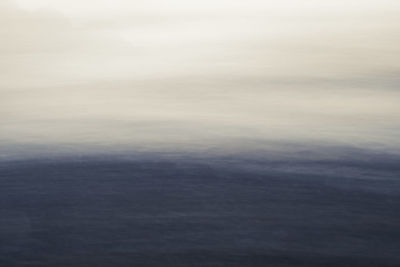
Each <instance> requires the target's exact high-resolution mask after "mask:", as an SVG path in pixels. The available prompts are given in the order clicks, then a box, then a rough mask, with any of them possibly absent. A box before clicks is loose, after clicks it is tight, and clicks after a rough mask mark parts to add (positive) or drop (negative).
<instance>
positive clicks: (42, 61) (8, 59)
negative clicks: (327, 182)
mask: <svg viewBox="0 0 400 267" xmlns="http://www.w3.org/2000/svg"><path fill="white" fill-rule="evenodd" d="M399 12H400V2H399V1H397V0H348V1H333V0H325V1H321V0H318V1H317V0H279V1H278V0H249V1H234V0H203V1H194V0H146V1H144V0H143V1H136V0H119V1H118V0H101V1H100V0H15V1H11V0H9V1H7V0H2V1H1V2H0V59H1V60H0V125H1V126H0V127H1V128H0V144H1V145H10V146H19V145H24V144H65V143H68V144H74V145H79V144H90V143H92V144H100V145H101V144H107V145H121V144H122V145H123V144H129V145H132V146H133V147H134V146H135V144H148V145H149V146H152V145H153V146H155V145H160V144H167V143H171V144H174V145H181V146H196V145H207V144H211V143H213V144H216V143H218V140H226V139H232V140H240V139H241V138H246V139H254V140H267V141H286V140H289V141H296V142H302V141H311V142H320V143H324V142H326V143H340V144H346V145H356V146H371V147H374V146H375V147H388V148H400V141H399V138H398V133H399V130H400V120H399V116H400V91H399V88H398V87H399V84H400V78H399V77H400V76H399V75H400V71H399V70H400V56H399V55H400V45H399V44H400V17H399V15H398V14H400V13H399Z"/></svg>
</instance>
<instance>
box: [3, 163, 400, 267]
mask: <svg viewBox="0 0 400 267" xmlns="http://www.w3.org/2000/svg"><path fill="white" fill-rule="evenodd" d="M398 162H399V161H398V158H396V157H386V158H385V157H383V158H382V157H375V158H374V157H369V158H368V159H366V160H351V159H336V160H318V159H314V160H307V161H284V160H283V161H282V160H279V161H274V160H261V159H259V158H257V157H256V156H254V157H250V158H247V159H242V158H237V159H235V158H234V159H232V158H230V159H227V158H220V159H218V158H212V159H211V158H210V159H206V158H203V159H201V160H188V159H184V158H182V159H179V158H178V159H177V158H175V159H170V160H168V159H165V158H163V159H157V158H153V159H149V158H146V159H140V158H137V157H136V158H132V159H122V158H101V157H93V158H90V157H87V158H85V159H80V160H76V159H73V158H70V159H58V160H36V161H28V160H27V161H14V162H3V163H1V169H0V171H1V173H0V174H1V178H0V266H4V267H13V266H32V267H33V266H37V267H47V266H49V267H50V266H51V267H63V266H74V267H81V266H82V267H83V266H85V267H87V266H88V267H89V266H93V267H102V266H107V267H108V266H119V267H123V266H135V267H136V266H163V267H164V266H273V267H281V266H285V267H286V266H307V267H314V266H315V267H317V266H318V267H322V266H335V267H337V266H352V267H357V266H371V267H378V266H379V267H384V266H400V166H399V165H398V164H397V163H398Z"/></svg>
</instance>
